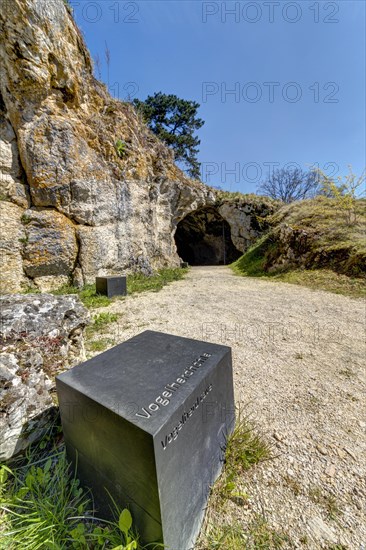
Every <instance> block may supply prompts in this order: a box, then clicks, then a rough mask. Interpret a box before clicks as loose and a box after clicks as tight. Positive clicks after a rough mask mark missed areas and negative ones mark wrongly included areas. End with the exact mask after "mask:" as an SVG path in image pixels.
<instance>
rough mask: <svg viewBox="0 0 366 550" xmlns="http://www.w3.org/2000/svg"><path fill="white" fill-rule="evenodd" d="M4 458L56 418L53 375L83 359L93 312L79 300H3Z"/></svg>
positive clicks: (0, 452)
mask: <svg viewBox="0 0 366 550" xmlns="http://www.w3.org/2000/svg"><path fill="white" fill-rule="evenodd" d="M0 308H1V314H2V317H1V327H0V343H1V347H2V352H1V353H0V402H1V406H0V441H1V446H0V460H8V459H9V458H11V457H12V456H13V455H15V454H16V453H18V452H19V451H21V450H22V449H25V448H26V447H27V446H28V445H29V443H31V442H32V441H35V440H36V439H38V438H39V437H40V436H41V435H42V433H43V431H44V428H45V426H47V425H48V424H49V421H50V418H51V417H52V416H53V414H54V410H53V407H54V402H53V399H52V391H53V390H54V382H53V380H54V376H55V374H57V372H59V371H60V370H64V369H65V368H68V367H70V366H73V365H75V364H77V363H79V362H80V361H82V360H84V359H85V352H84V341H83V329H84V327H85V326H86V324H87V323H88V321H89V314H88V312H87V310H86V309H85V308H84V306H83V305H82V304H81V302H80V301H79V299H78V298H77V297H76V296H73V295H70V296H52V295H49V294H27V295H17V294H15V295H13V296H3V297H0Z"/></svg>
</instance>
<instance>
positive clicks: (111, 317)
mask: <svg viewBox="0 0 366 550" xmlns="http://www.w3.org/2000/svg"><path fill="white" fill-rule="evenodd" d="M118 318H119V315H118V313H109V312H105V313H98V314H97V315H94V317H93V320H94V323H93V324H94V326H95V327H96V328H97V329H100V328H102V327H104V326H105V325H109V324H110V323H115V322H116V321H117V320H118Z"/></svg>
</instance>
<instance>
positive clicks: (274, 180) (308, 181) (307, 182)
mask: <svg viewBox="0 0 366 550" xmlns="http://www.w3.org/2000/svg"><path fill="white" fill-rule="evenodd" d="M319 187H320V186H319V177H318V174H317V172H316V171H315V170H309V171H304V170H302V169H301V168H281V169H276V170H273V172H272V173H270V174H268V176H267V178H266V179H265V180H264V181H263V182H262V183H261V184H260V185H259V187H258V192H259V193H262V194H263V195H267V196H268V197H271V198H272V199H279V200H281V201H283V202H286V203H290V202H293V201H299V200H302V199H310V198H312V197H315V195H318V194H319V191H320V188H319Z"/></svg>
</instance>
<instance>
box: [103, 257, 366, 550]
mask: <svg viewBox="0 0 366 550" xmlns="http://www.w3.org/2000/svg"><path fill="white" fill-rule="evenodd" d="M104 310H105V311H111V312H118V313H121V314H122V316H121V320H120V321H119V323H118V324H117V323H116V324H114V325H113V328H112V329H111V330H113V331H114V332H113V337H114V339H115V342H116V343H118V342H122V341H124V340H126V339H127V338H129V337H130V336H132V335H133V334H136V333H139V332H141V331H143V330H145V329H148V328H149V329H152V330H158V331H164V332H169V333H172V334H177V335H180V336H186V337H191V338H197V339H203V340H208V341H212V342H216V343H222V344H225V345H229V346H231V347H232V349H233V362H234V380H235V392H236V402H237V405H238V407H240V408H241V410H242V411H243V412H244V413H248V412H250V413H251V414H252V415H253V418H254V419H255V422H256V424H257V426H258V428H259V430H260V431H261V432H263V433H266V434H267V437H268V439H269V440H270V441H271V442H272V443H273V445H274V446H275V453H276V454H277V457H276V458H275V459H274V460H271V461H269V462H266V463H263V464H261V465H260V466H259V467H257V468H254V469H253V470H251V471H250V472H249V473H248V476H247V477H246V478H245V479H244V480H243V487H242V488H243V490H244V491H245V492H246V493H247V494H248V496H249V499H248V501H246V503H245V504H244V505H241V506H237V505H236V504H234V503H231V502H230V503H229V511H228V513H230V514H231V516H233V518H236V519H237V520H238V521H239V522H240V523H241V524H242V525H243V527H245V525H246V524H247V523H248V522H250V520H251V518H252V517H253V515H254V514H255V513H256V512H258V513H264V514H265V517H266V519H267V521H268V525H269V526H271V527H273V528H275V529H277V530H279V531H281V530H283V531H285V532H286V533H288V535H289V537H290V539H291V541H292V542H291V544H290V545H289V547H291V548H314V549H317V548H333V547H334V548H335V547H336V546H332V545H336V544H337V543H338V544H343V545H345V547H346V548H349V549H350V550H355V549H357V550H361V548H366V514H365V502H366V482H365V479H366V437H365V435H366V415H365V413H366V372H365V371H366V369H365V356H366V353H365V352H366V349H365V344H364V341H365V303H364V302H363V301H362V300H356V299H352V298H347V297H344V296H339V295H335V294H331V293H328V292H323V291H313V290H310V289H307V288H304V287H300V286H295V285H289V284H285V283H274V282H268V281H264V280H258V279H254V278H253V279H252V278H243V277H238V276H235V275H234V274H233V273H232V272H231V270H230V269H229V268H227V267H196V268H192V269H191V270H190V272H189V274H188V276H187V277H186V279H184V280H182V281H178V282H176V283H173V284H170V285H168V286H167V287H164V288H163V290H161V291H160V292H158V293H153V292H150V293H144V294H140V295H135V296H131V297H128V298H127V299H126V300H124V301H116V302H114V303H113V304H112V305H111V306H109V307H108V308H104Z"/></svg>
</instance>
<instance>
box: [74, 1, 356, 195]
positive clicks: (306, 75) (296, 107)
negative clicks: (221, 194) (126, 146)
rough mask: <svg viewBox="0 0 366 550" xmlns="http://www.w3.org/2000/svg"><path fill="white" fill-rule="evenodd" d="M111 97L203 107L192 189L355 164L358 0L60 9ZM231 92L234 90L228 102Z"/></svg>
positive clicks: (246, 188) (247, 186) (239, 185)
mask: <svg viewBox="0 0 366 550" xmlns="http://www.w3.org/2000/svg"><path fill="white" fill-rule="evenodd" d="M70 3H71V4H72V6H73V7H74V15H75V19H76V21H77V23H78V25H79V27H80V28H81V29H82V31H83V33H84V36H85V39H86V42H87V45H88V47H89V49H90V51H91V54H92V56H93V57H95V56H96V55H98V54H99V56H100V59H101V63H102V80H103V81H104V82H107V66H106V62H105V55H104V52H105V41H107V44H108V47H109V50H110V52H111V63H110V78H109V84H110V88H111V92H112V94H113V95H115V96H119V97H120V99H125V98H126V97H127V96H128V95H130V96H131V97H139V98H140V99H145V98H146V96H147V95H150V94H153V93H154V92H158V91H162V92H164V93H172V94H176V95H178V96H179V97H182V98H184V99H192V100H195V101H198V102H199V103H200V104H201V108H200V110H199V115H200V117H201V118H203V119H204V120H205V125H204V126H203V127H202V128H201V130H199V133H198V135H199V137H200V139H201V145H200V154H199V161H200V162H201V163H202V180H203V181H204V182H206V183H209V184H211V185H216V186H220V187H222V188H224V189H229V190H232V191H241V192H243V193H247V192H253V191H255V190H256V187H257V185H258V183H259V182H260V181H261V180H262V179H263V178H264V177H265V176H266V174H267V173H268V170H270V169H273V168H274V167H283V166H285V165H286V164H288V163H291V164H292V163H296V164H298V165H300V166H301V167H302V168H308V167H310V166H313V165H316V166H319V167H320V168H321V169H323V170H324V171H325V172H326V173H328V174H329V175H332V174H334V175H344V174H345V173H346V172H347V165H348V164H351V165H352V167H353V170H354V172H356V173H357V174H360V173H361V172H362V170H363V168H364V166H365V53H364V52H365V30H364V28H365V2H363V0H355V1H353V0H346V1H338V2H337V1H335V2H329V1H324V2H323V1H322V2H316V1H315V2H314V1H312V0H311V1H308V0H301V1H297V2H287V1H279V0H278V1H265V0H263V1H260V0H257V1H251V2H250V1H228V2H222V1H219V2H216V1H207V2H201V1H199V0H179V1H175V0H164V1H162V0H144V1H124V0H121V1H118V0H111V1H110V0H102V1H100V0H99V1H95V2H94V1H88V0H79V2H77V1H73V0H72V1H71V2H70ZM230 91H231V92H232V93H230Z"/></svg>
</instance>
